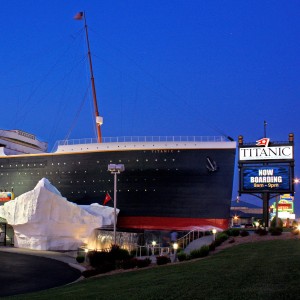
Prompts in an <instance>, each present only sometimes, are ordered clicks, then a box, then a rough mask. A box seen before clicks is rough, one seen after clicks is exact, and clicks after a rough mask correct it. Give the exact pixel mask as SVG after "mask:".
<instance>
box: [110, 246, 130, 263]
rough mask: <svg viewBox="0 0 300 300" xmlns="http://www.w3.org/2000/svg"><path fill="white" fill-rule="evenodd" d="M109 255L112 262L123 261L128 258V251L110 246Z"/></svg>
mask: <svg viewBox="0 0 300 300" xmlns="http://www.w3.org/2000/svg"><path fill="white" fill-rule="evenodd" d="M109 254H110V256H111V260H112V261H116V260H125V259H129V258H130V254H129V252H128V250H126V249H121V248H120V246H118V245H111V248H110V251H109Z"/></svg>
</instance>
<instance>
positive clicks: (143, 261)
mask: <svg viewBox="0 0 300 300" xmlns="http://www.w3.org/2000/svg"><path fill="white" fill-rule="evenodd" d="M151 262H152V261H151V259H150V258H144V259H138V260H137V267H138V268H145V267H148V266H150V264H151Z"/></svg>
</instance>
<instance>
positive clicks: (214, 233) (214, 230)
mask: <svg viewBox="0 0 300 300" xmlns="http://www.w3.org/2000/svg"><path fill="white" fill-rule="evenodd" d="M212 233H213V235H214V241H215V240H216V233H217V229H216V228H214V229H213V230H212Z"/></svg>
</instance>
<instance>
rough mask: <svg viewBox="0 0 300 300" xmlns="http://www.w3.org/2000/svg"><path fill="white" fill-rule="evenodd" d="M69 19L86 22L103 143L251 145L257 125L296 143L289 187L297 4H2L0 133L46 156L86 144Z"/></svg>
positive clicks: (86, 112) (81, 78) (259, 132)
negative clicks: (72, 143)
mask: <svg viewBox="0 0 300 300" xmlns="http://www.w3.org/2000/svg"><path fill="white" fill-rule="evenodd" d="M78 11H85V12H86V16H87V22H88V26H89V34H90V43H91V52H92V59H93V65H94V75H95V81H96V89H97V96H98V103H99V111H100V114H101V115H102V116H103V117H104V125H103V127H102V131H103V136H105V137H110V136H124V135H126V136H136V135H139V136H166V135H170V136H173V135H176V136H179V135H184V136H186V135H190V136H201V135H216V136H219V135H222V134H226V135H229V136H231V137H233V138H234V139H235V140H237V137H238V135H240V134H242V135H243V136H244V139H245V141H255V140H257V139H259V138H261V137H262V136H263V132H264V127H263V123H264V120H266V121H267V123H268V125H267V136H268V137H270V139H271V140H279V141H281V140H283V141H286V140H287V139H288V134H289V133H290V132H293V133H294V134H295V142H296V155H295V158H296V176H299V177H300V169H299V167H298V163H297V162H298V161H299V160H300V157H299V152H298V146H297V145H298V141H299V138H298V137H299V136H300V128H299V99H300V82H299V81H300V76H299V74H300V55H299V53H300V3H299V1H296V0H289V1H279V0H273V1H267V0H265V1H261V0H245V1H240V0H236V1H233V0H227V1H220V0H216V1H214V0H210V1H204V0H185V1H184V0H163V1H162V0H151V1H146V0H127V1H125V0H124V1H121V0H116V1H100V0H99V1H88V0H85V1H63V0H59V1H58V0H51V1H42V0H26V1H22V0H2V1H1V18H0V37H1V56H0V60H1V69H0V88H1V111H2V118H1V122H0V128H3V129H22V130H24V131H27V132H30V133H34V134H35V135H37V136H38V138H39V139H41V140H44V141H48V142H49V150H52V148H53V146H54V144H55V141H56V140H62V139H64V138H67V137H69V138H71V139H72V138H87V137H95V131H94V128H93V116H92V110H93V108H92V106H91V92H90V90H88V86H89V70H88V65H87V57H86V44H85V40H84V32H83V22H81V21H75V20H73V16H74V15H75V14H76V13H77V12H78ZM236 174H237V169H236ZM296 190H299V188H297V189H296ZM236 196H237V178H235V183H234V192H233V199H234V198H236ZM242 199H243V200H246V201H249V202H251V201H253V203H257V200H256V199H255V198H253V197H252V198H251V197H246V196H242ZM298 201H299V199H298V198H297V194H296V202H298ZM296 207H297V209H298V213H300V205H299V204H296Z"/></svg>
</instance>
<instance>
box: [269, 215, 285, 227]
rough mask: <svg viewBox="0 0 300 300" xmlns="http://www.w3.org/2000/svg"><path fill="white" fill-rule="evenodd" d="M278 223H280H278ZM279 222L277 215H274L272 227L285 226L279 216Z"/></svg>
mask: <svg viewBox="0 0 300 300" xmlns="http://www.w3.org/2000/svg"><path fill="white" fill-rule="evenodd" d="M277 224H278V225H277ZM277 224H276V217H274V218H273V219H272V221H271V226H270V227H271V228H275V227H278V228H283V222H282V220H281V219H280V218H278V220H277Z"/></svg>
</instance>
